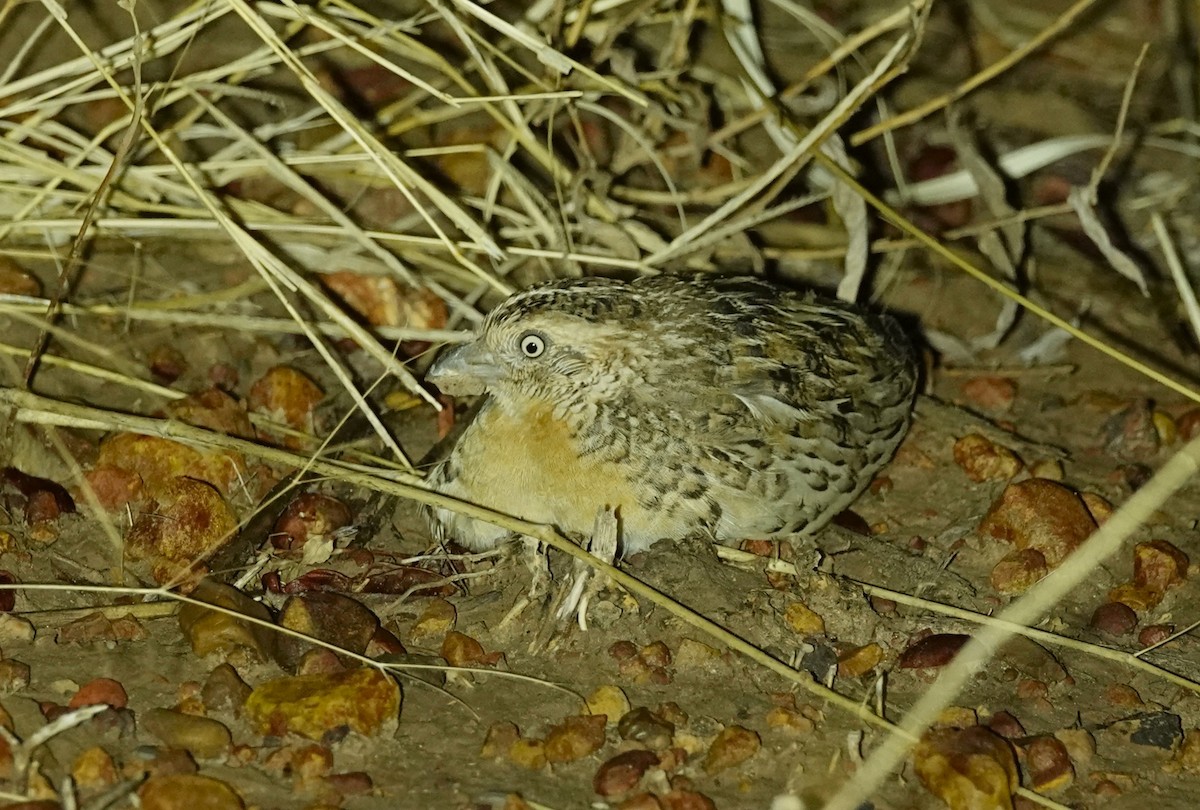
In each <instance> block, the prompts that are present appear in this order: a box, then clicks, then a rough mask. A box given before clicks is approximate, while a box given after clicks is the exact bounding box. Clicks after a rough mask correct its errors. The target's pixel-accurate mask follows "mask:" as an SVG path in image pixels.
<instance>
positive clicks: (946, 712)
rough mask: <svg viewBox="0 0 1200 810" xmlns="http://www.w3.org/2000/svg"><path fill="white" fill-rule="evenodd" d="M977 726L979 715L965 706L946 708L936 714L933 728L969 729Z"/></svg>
mask: <svg viewBox="0 0 1200 810" xmlns="http://www.w3.org/2000/svg"><path fill="white" fill-rule="evenodd" d="M977 725H979V715H977V714H976V713H975V710H974V709H968V708H967V707H966V706H947V707H946V708H944V709H942V710H941V712H939V713H938V716H937V720H935V721H934V722H933V726H932V727H933V728H971V727H972V726H977Z"/></svg>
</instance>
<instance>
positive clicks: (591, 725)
mask: <svg viewBox="0 0 1200 810" xmlns="http://www.w3.org/2000/svg"><path fill="white" fill-rule="evenodd" d="M605 725H606V718H605V717H604V716H603V715H579V716H575V717H567V718H565V719H564V720H563V722H561V723H559V724H558V725H556V726H554V727H553V728H551V729H550V731H549V732H548V733H547V734H546V740H545V751H546V761H547V762H550V763H557V762H575V761H576V760H580V759H583V758H584V757H586V756H589V755H591V754H594V753H595V752H596V751H599V750H600V747H601V746H603V745H604V727H605Z"/></svg>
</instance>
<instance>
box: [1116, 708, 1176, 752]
mask: <svg viewBox="0 0 1200 810" xmlns="http://www.w3.org/2000/svg"><path fill="white" fill-rule="evenodd" d="M1126 723H1129V724H1132V726H1133V727H1132V728H1131V729H1130V733H1129V741H1130V742H1133V743H1137V744H1138V745H1148V746H1153V747H1154V748H1162V749H1164V750H1166V751H1171V750H1174V749H1175V748H1176V747H1177V746H1178V745H1179V744H1180V743H1181V742H1182V741H1183V721H1182V720H1181V719H1180V718H1179V715H1177V714H1171V713H1170V712H1150V713H1148V714H1142V715H1138V716H1136V717H1132V718H1128V719H1126V720H1125V721H1122V723H1121V725H1125V724H1126Z"/></svg>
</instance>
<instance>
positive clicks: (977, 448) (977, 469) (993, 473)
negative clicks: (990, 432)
mask: <svg viewBox="0 0 1200 810" xmlns="http://www.w3.org/2000/svg"><path fill="white" fill-rule="evenodd" d="M954 463H955V464H957V465H958V466H959V468H960V469H962V471H963V472H964V473H966V474H967V477H968V478H970V479H971V480H972V481H975V482H976V483H982V482H984V481H1006V480H1008V479H1009V478H1012V477H1013V476H1014V475H1016V474H1017V473H1019V472H1020V471H1021V467H1022V466H1024V465H1023V464H1022V463H1021V459H1020V458H1018V457H1017V454H1016V453H1014V452H1013V451H1012V450H1009V449H1008V448H1007V447H1004V446H1003V445H1000V444H996V443H995V442H993V441H992V440H991V439H989V438H987V437H986V436H981V435H980V434H978V433H970V434H968V435H966V436H963V437H962V438H961V439H959V440H958V441H956V442H955V443H954Z"/></svg>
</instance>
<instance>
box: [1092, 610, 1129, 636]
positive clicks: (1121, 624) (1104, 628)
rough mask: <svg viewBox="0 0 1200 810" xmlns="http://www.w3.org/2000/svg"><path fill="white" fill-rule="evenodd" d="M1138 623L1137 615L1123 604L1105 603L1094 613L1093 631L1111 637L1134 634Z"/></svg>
mask: <svg viewBox="0 0 1200 810" xmlns="http://www.w3.org/2000/svg"><path fill="white" fill-rule="evenodd" d="M1137 623H1138V618H1137V614H1136V613H1134V612H1133V609H1132V608H1131V607H1129V606H1128V605H1126V604H1124V603H1122V602H1105V603H1104V604H1103V605H1101V606H1100V607H1098V608H1096V610H1095V612H1093V613H1092V621H1091V626H1092V629H1093V630H1098V631H1100V632H1101V633H1108V634H1109V635H1110V636H1123V635H1126V634H1127V633H1132V632H1133V628H1135V627H1137Z"/></svg>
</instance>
